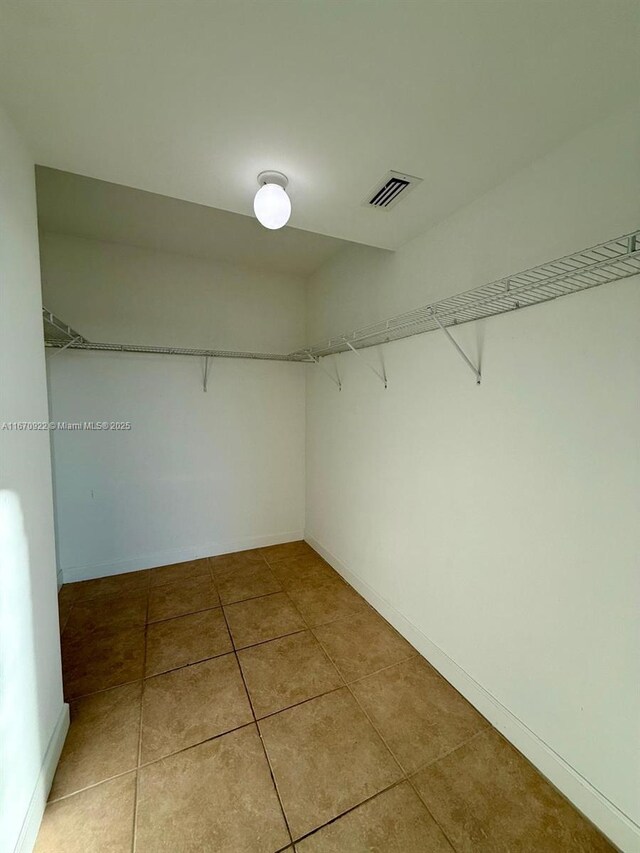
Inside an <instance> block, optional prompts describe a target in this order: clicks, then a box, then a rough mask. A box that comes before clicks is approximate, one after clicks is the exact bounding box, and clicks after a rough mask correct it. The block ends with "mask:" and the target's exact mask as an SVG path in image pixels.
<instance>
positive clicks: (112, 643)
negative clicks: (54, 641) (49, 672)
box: [62, 628, 145, 699]
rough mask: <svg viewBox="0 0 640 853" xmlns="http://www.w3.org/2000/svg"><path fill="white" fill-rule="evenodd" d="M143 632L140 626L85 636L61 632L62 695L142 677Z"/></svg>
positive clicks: (69, 696)
mask: <svg viewBox="0 0 640 853" xmlns="http://www.w3.org/2000/svg"><path fill="white" fill-rule="evenodd" d="M144 635H145V629H144V628H124V629H122V630H120V631H117V632H112V633H108V634H96V635H93V636H91V637H89V638H87V637H84V636H74V637H69V638H67V637H65V636H64V635H63V638H62V639H63V642H62V678H63V683H64V691H65V697H66V698H67V699H76V698H78V697H79V696H85V695H86V694H88V693H96V692H97V691H98V690H106V689H107V688H109V687H116V686H117V685H118V684H126V683H127V682H130V681H138V680H139V679H140V678H142V675H143V670H144V646H145V642H144Z"/></svg>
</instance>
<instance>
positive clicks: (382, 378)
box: [345, 341, 389, 390]
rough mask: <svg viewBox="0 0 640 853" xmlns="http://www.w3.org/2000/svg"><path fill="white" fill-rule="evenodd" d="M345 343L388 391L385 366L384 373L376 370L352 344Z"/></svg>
mask: <svg viewBox="0 0 640 853" xmlns="http://www.w3.org/2000/svg"><path fill="white" fill-rule="evenodd" d="M345 343H346V345H347V346H348V347H349V349H350V350H351V351H352V352H355V354H356V355H357V356H358V357H359V358H360V359H362V363H363V364H364V365H365V367H368V368H369V370H370V371H371V372H372V373H375V375H376V376H377V377H378V379H379V380H380V381H381V382H382V384H383V385H384V387H385V390H386V389H387V388H388V387H389V383H388V381H387V371H386V370H385V369H384V364H383V365H382V371H379V370H376V368H375V367H374V366H373V365H372V364H370V363H369V362H368V361H367V360H366V358H365V357H364V356H363V355H362V353H361V352H358V350H357V349H356V348H355V347H354V346H353V344H352V343H350V342H349V341H345Z"/></svg>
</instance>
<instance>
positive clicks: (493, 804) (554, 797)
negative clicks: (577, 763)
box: [412, 729, 614, 853]
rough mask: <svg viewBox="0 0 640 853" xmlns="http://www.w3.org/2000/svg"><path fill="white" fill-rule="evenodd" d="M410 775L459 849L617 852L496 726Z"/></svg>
mask: <svg viewBox="0 0 640 853" xmlns="http://www.w3.org/2000/svg"><path fill="white" fill-rule="evenodd" d="M412 781H413V783H414V784H415V786H416V789H417V791H418V793H419V794H420V796H421V797H422V799H423V800H424V802H425V803H426V805H427V808H428V809H429V811H430V812H431V814H432V815H433V816H434V817H435V819H436V820H437V821H438V823H439V824H440V826H441V827H442V828H443V830H444V831H445V832H446V834H447V836H448V837H449V838H450V839H451V842H452V844H454V846H455V848H456V850H457V851H459V853H512V851H529V850H531V851H534V850H535V851H544V853H566V851H576V853H605V851H606V852H607V853H611V851H613V850H614V848H613V847H612V846H611V845H610V844H609V842H608V841H606V839H605V838H603V836H602V835H600V833H599V832H598V831H597V830H596V829H595V828H594V827H593V826H592V825H591V824H590V823H589V822H588V821H587V820H585V818H583V817H582V815H580V814H579V813H578V812H577V811H576V810H575V809H574V808H573V806H571V805H570V804H569V803H568V802H567V801H566V800H565V799H564V798H563V797H562V796H561V795H560V794H559V793H558V792H557V791H556V790H555V789H554V788H552V787H551V785H550V784H549V783H548V782H547V781H546V780H545V779H544V778H543V777H542V776H541V775H540V773H538V772H537V770H536V769H535V768H534V767H532V765H531V764H529V762H528V761H527V760H526V759H525V758H524V757H523V756H522V755H520V753H519V752H517V751H516V750H515V749H514V748H513V747H512V746H511V745H510V744H508V743H507V742H506V741H505V740H504V739H503V738H502V737H501V736H500V735H499V734H498V733H497V732H496V731H495V730H494V729H488V730H487V731H486V732H483V733H482V734H481V735H479V736H478V737H476V738H474V739H473V740H471V741H469V742H468V743H466V744H464V746H461V747H460V748H459V749H456V750H455V752H452V753H450V754H449V755H446V756H445V757H444V758H442V759H440V760H439V761H436V762H435V764H431V765H430V766H429V767H425V768H424V769H423V770H420V771H419V772H418V773H417V774H416V775H415V776H414V777H412Z"/></svg>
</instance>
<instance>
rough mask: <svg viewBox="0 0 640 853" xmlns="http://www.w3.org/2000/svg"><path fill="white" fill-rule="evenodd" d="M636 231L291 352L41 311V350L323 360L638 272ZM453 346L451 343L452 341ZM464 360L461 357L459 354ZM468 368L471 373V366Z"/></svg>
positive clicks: (639, 253) (638, 234) (639, 234)
mask: <svg viewBox="0 0 640 853" xmlns="http://www.w3.org/2000/svg"><path fill="white" fill-rule="evenodd" d="M639 237H640V231H635V232H633V233H631V234H625V235H624V236H622V237H618V238H616V239H614V240H609V241H607V242H606V243H600V244H599V245H597V246H592V247H591V248H589V249H583V250H582V251H580V252H576V253H574V254H572V255H566V256H565V257H563V258H558V259H556V260H553V261H549V262H547V263H545V264H541V265H540V266H537V267H533V268H532V269H528V270H525V271H524V272H519V273H516V274H514V275H511V276H507V277H506V278H501V279H499V280H497V281H492V282H490V283H489V284H483V285H481V286H480V287H476V288H473V289H472V290H467V291H466V292H464V293H459V294H456V295H455V296H449V297H447V298H445V299H441V300H439V301H437V302H432V303H429V304H428V305H424V306H422V307H421V308H416V309H414V310H413V311H407V312H406V313H404V314H398V315H397V316H395V317H390V318H388V319H386V320H381V321H380V322H378V323H373V324H371V325H369V326H363V327H362V328H360V329H355V330H352V331H350V332H346V333H344V334H342V335H339V336H337V337H333V338H329V339H328V340H326V341H324V342H322V343H320V344H317V345H315V346H310V347H305V348H303V349H300V350H296V351H295V352H291V353H266V352H243V351H234V350H216V349H190V348H187V347H160V346H145V345H138V344H115V343H100V342H95V341H89V340H88V339H87V338H85V337H84V336H83V335H81V334H80V333H79V332H77V331H75V329H72V328H71V327H70V326H68V325H67V324H66V323H64V322H63V321H62V320H60V319H59V318H57V317H56V316H55V315H54V314H52V313H51V312H50V311H48V310H47V309H46V308H43V311H42V313H43V319H44V339H45V345H46V346H47V347H55V348H58V349H67V348H68V349H76V350H77V349H79V350H102V351H112V352H131V353H136V352H137V353H155V354H158V355H187V356H200V357H201V358H246V359H262V360H267V361H293V362H303V363H304V362H315V363H317V362H318V360H319V359H321V358H323V357H324V356H327V355H331V354H333V353H339V352H346V351H348V350H354V349H355V350H357V349H364V348H365V347H371V346H376V345H378V344H384V343H387V342H389V341H395V340H399V339H401V338H408V337H411V336H413V335H420V334H423V333H425V332H432V331H435V330H437V329H442V330H445V329H446V328H447V327H450V326H456V325H461V324H463V323H469V322H472V321H473V320H481V319H483V318H485V317H492V316H494V315H496V314H504V313H507V312H509V311H517V310H519V309H522V308H526V307H528V306H530V305H537V304H539V303H541V302H548V301H549V300H551V299H557V298H558V297H559V296H566V295H568V294H571V293H577V292H579V291H582V290H588V289H589V288H591V287H598V286H599V285H601V284H608V283H611V282H614V281H619V280H621V279H624V278H629V277H630V276H633V275H638V274H639V273H640V240H639V239H638V238H639ZM454 344H455V342H454ZM463 357H464V356H463ZM472 369H474V368H473V367H472Z"/></svg>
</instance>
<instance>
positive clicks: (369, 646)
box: [314, 608, 416, 681]
mask: <svg viewBox="0 0 640 853" xmlns="http://www.w3.org/2000/svg"><path fill="white" fill-rule="evenodd" d="M314 634H315V635H316V637H317V638H318V640H320V643H321V645H322V646H323V648H324V650H325V651H326V652H327V654H328V655H329V657H330V658H331V660H332V661H333V662H334V663H335V665H336V666H337V667H338V669H339V670H340V672H341V674H342V675H343V676H344V678H345V680H346V681H354V680H355V679H356V678H362V676H364V675H369V674H371V673H372V672H376V671H377V670H379V669H382V668H383V667H385V666H390V665H391V664H393V663H399V662H400V661H402V660H406V658H408V657H411V656H412V655H415V654H416V650H415V649H414V648H413V646H410V645H409V643H407V641H406V640H404V639H403V638H402V637H401V636H400V634H398V633H397V632H396V631H394V629H393V628H392V627H391V625H389V623H388V622H385V620H384V619H383V618H382V617H381V616H378V614H377V613H376V612H375V611H374V610H371V609H370V608H366V609H364V610H362V611H360V612H358V613H356V614H355V615H353V616H347V617H346V618H344V619H339V620H337V621H336V622H330V623H329V624H327V625H321V626H319V627H317V628H314Z"/></svg>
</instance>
